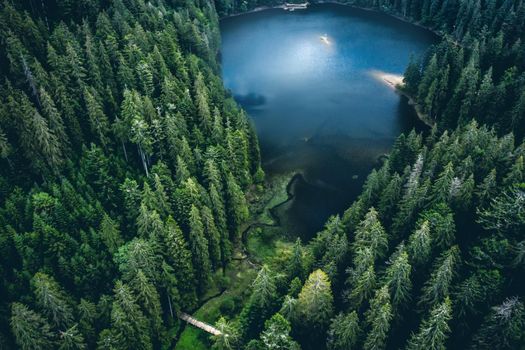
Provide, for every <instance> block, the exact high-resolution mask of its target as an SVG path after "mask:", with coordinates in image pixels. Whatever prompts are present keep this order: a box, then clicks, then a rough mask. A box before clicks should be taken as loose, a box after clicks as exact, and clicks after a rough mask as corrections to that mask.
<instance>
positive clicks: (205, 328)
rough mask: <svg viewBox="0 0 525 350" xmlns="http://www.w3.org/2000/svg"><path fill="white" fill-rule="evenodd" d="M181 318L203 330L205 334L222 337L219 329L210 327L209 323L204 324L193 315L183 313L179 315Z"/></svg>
mask: <svg viewBox="0 0 525 350" xmlns="http://www.w3.org/2000/svg"><path fill="white" fill-rule="evenodd" d="M179 318H180V319H181V320H183V321H186V322H188V323H189V324H191V325H193V326H195V327H197V328H200V329H202V330H203V331H205V332H208V333H210V334H213V335H221V334H222V332H221V331H220V330H218V329H217V328H215V327H213V326H210V325H209V324H207V323H204V322H202V321H199V320H197V319H195V318H193V317H192V316H191V315H188V314H186V313H184V312H181V313H180V314H179Z"/></svg>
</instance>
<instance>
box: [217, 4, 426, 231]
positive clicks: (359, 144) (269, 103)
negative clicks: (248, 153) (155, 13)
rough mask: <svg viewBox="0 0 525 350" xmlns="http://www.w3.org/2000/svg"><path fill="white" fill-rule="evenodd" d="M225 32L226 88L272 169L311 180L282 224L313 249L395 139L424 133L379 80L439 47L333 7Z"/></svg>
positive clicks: (275, 14)
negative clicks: (312, 244) (378, 73)
mask: <svg viewBox="0 0 525 350" xmlns="http://www.w3.org/2000/svg"><path fill="white" fill-rule="evenodd" d="M221 32H222V66H223V78H224V83H225V85H226V87H227V88H228V89H230V90H231V91H232V93H233V95H234V96H235V98H236V99H237V101H238V102H240V103H241V104H242V105H243V107H244V108H245V110H246V111H247V112H248V114H249V115H250V116H251V117H252V118H253V120H254V122H255V125H256V128H257V132H258V135H259V141H260V145H261V152H262V157H263V167H264V170H265V171H266V173H267V175H269V176H276V175H281V174H286V173H291V172H300V173H302V174H303V178H302V179H300V180H299V181H296V182H295V183H294V185H293V191H294V194H295V198H294V199H293V200H292V201H291V202H289V203H288V204H287V205H285V206H283V207H281V208H280V209H279V216H280V218H281V222H282V224H283V226H284V228H285V229H286V230H287V231H288V233H291V234H297V235H299V236H301V237H303V238H304V239H305V240H307V239H309V238H310V237H312V236H313V235H314V234H315V233H316V232H317V231H319V230H320V229H321V228H322V226H323V224H324V222H325V221H326V219H327V218H328V216H330V215H333V214H336V213H341V212H342V211H344V209H346V208H347V207H348V206H349V205H350V204H351V203H352V201H353V200H354V199H355V197H356V196H357V194H358V193H359V191H360V189H361V186H362V184H363V181H364V180H365V178H366V174H367V173H368V172H369V171H370V170H371V168H372V167H374V166H376V165H377V158H378V157H379V156H380V155H381V154H384V153H385V152H388V150H389V149H390V147H391V146H392V143H393V141H394V139H395V137H397V136H398V135H399V134H400V133H401V132H403V131H407V130H410V129H412V128H414V127H415V128H420V127H421V124H420V123H419V121H418V120H417V117H416V116H415V114H414V111H413V110H412V108H411V107H410V106H409V105H408V104H407V101H406V99H404V98H402V97H401V96H399V95H398V94H396V93H395V92H394V91H393V90H392V89H391V88H390V87H388V86H386V85H385V84H384V83H383V82H382V81H380V80H377V78H374V76H373V74H372V73H373V72H374V71H384V72H388V73H397V74H402V73H403V71H404V69H405V67H406V65H407V63H408V61H409V57H410V55H411V54H416V55H421V54H423V53H424V51H425V50H426V49H427V48H428V47H429V46H430V45H431V44H432V43H434V41H435V40H436V38H435V36H434V35H433V34H431V33H430V32H428V31H425V30H423V29H421V28H418V27H415V26H412V25H410V24H407V23H404V22H401V21H399V20H396V19H394V18H391V17H388V16H386V15H382V14H378V13H373V12H367V11H364V10H359V9H353V8H350V7H345V6H340V5H328V4H325V5H314V6H311V7H310V8H309V9H308V10H305V11H295V12H286V11H284V10H281V9H275V10H268V11H263V12H258V13H252V14H247V15H243V16H238V17H232V18H228V19H224V20H222V22H221ZM324 35H326V37H327V38H328V43H327V42H325V41H323V40H322V39H321V36H324Z"/></svg>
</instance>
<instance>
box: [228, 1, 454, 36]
mask: <svg viewBox="0 0 525 350" xmlns="http://www.w3.org/2000/svg"><path fill="white" fill-rule="evenodd" d="M322 4H333V5H339V6H345V7H350V8H354V9H358V10H363V11H368V12H374V13H378V14H382V15H385V16H389V17H392V18H395V19H397V20H399V21H401V22H404V23H408V24H411V25H414V26H416V27H419V28H421V29H424V30H426V31H429V32H431V33H432V34H434V35H436V36H438V37H440V38H442V37H443V35H444V33H442V32H440V31H438V30H435V29H432V28H430V27H427V26H425V25H424V24H421V23H419V22H413V21H411V20H410V18H407V17H403V16H400V15H396V14H394V13H390V12H385V11H381V10H379V9H376V8H373V7H363V6H357V5H353V4H348V3H344V2H339V1H332V0H320V1H316V2H313V3H310V6H311V5H322ZM284 7H285V5H284V4H280V5H273V6H257V7H255V8H253V9H251V10H248V11H245V12H238V13H232V14H229V15H226V16H223V17H219V21H222V20H223V19H228V18H231V17H238V16H242V15H248V14H251V13H256V12H261V11H267V10H274V9H283V10H284ZM307 9H308V8H307Z"/></svg>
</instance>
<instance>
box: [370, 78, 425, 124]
mask: <svg viewBox="0 0 525 350" xmlns="http://www.w3.org/2000/svg"><path fill="white" fill-rule="evenodd" d="M369 73H370V75H371V76H372V77H373V78H374V79H376V80H377V81H379V82H382V83H383V84H385V85H387V86H388V87H390V88H392V89H394V90H395V91H396V92H397V93H399V94H401V95H403V96H406V98H408V103H409V104H410V105H411V106H413V107H414V110H415V111H416V113H417V116H418V117H419V119H420V120H421V121H422V122H423V123H425V124H426V125H428V126H429V127H432V126H434V121H433V120H432V119H431V118H430V117H429V116H428V115H426V114H425V113H423V112H422V111H421V107H420V106H419V104H417V102H416V101H415V100H414V99H413V98H412V96H410V95H408V94H407V93H406V92H404V91H403V85H404V83H403V76H402V75H400V74H392V73H387V72H383V71H380V70H375V69H374V70H371V71H370V72H369Z"/></svg>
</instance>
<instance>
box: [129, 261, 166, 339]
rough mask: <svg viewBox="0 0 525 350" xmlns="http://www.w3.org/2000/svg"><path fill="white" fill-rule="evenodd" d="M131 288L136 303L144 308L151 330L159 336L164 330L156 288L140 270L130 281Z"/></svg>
mask: <svg viewBox="0 0 525 350" xmlns="http://www.w3.org/2000/svg"><path fill="white" fill-rule="evenodd" d="M130 287H131V289H132V291H133V292H134V294H135V295H136V298H137V299H136V302H137V303H138V304H139V305H141V306H142V308H143V310H144V312H145V316H146V317H147V318H148V320H149V323H150V324H151V329H152V330H153V331H154V334H156V335H157V336H159V335H160V332H161V329H162V319H161V312H162V308H161V306H160V297H159V294H158V292H157V289H156V288H155V286H154V285H153V284H152V283H151V281H149V280H148V278H147V277H146V276H145V275H144V273H143V272H142V270H138V271H137V273H136V275H135V277H134V278H133V279H132V280H131V281H130Z"/></svg>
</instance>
